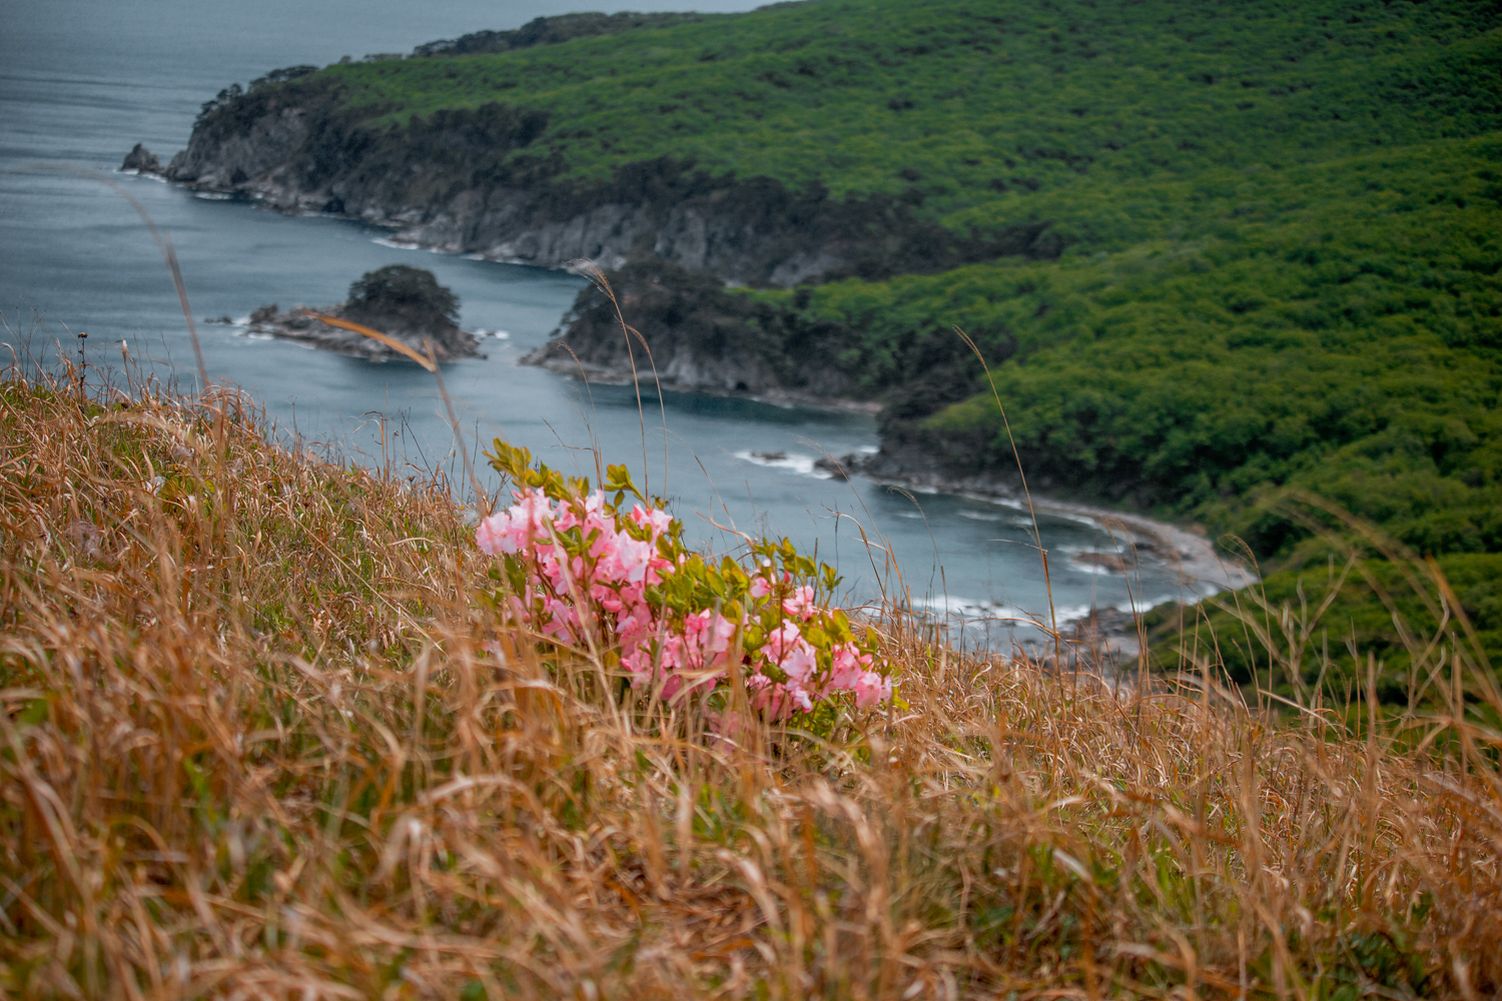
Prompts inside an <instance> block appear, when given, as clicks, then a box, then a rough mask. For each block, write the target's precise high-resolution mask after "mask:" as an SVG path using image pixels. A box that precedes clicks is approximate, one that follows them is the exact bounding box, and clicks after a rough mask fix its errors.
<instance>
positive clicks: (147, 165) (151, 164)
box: [120, 143, 162, 174]
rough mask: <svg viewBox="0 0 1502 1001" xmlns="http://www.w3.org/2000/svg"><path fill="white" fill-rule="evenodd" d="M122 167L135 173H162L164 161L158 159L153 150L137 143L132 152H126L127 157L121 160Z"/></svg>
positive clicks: (131, 149)
mask: <svg viewBox="0 0 1502 1001" xmlns="http://www.w3.org/2000/svg"><path fill="white" fill-rule="evenodd" d="M120 169H121V170H122V171H125V172H128V173H135V174H160V173H161V172H162V161H161V160H159V159H157V158H156V156H155V155H154V154H153V153H152V152H151V150H149V149H147V148H146V147H145V146H143V145H141V144H140V143H136V144H135V145H134V146H132V147H131V148H130V152H129V153H126V154H125V159H124V160H122V161H121V162H120Z"/></svg>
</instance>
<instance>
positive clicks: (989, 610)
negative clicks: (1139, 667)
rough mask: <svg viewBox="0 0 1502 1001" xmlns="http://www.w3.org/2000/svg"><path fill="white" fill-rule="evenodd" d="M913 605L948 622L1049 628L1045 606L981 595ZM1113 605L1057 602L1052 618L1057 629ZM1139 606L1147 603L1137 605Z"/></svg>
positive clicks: (916, 600) (917, 601)
mask: <svg viewBox="0 0 1502 1001" xmlns="http://www.w3.org/2000/svg"><path fill="white" fill-rule="evenodd" d="M1170 600H1171V599H1170ZM912 607H913V611H915V612H919V613H929V614H931V615H933V616H934V617H935V618H938V619H941V620H944V621H949V622H980V623H990V624H993V625H1001V626H1007V627H1010V628H1023V629H1047V628H1049V624H1048V609H1047V608H1041V609H1038V610H1037V611H1029V610H1027V609H1022V608H1018V607H1016V606H1014V605H1004V604H1001V603H1000V602H995V601H987V600H985V599H982V598H966V597H961V596H959V595H936V596H932V597H928V598H914V599H913V603H912ZM1116 607H1117V606H1115V605H1059V606H1058V607H1056V608H1055V609H1054V610H1053V615H1054V621H1055V622H1056V623H1057V624H1058V626H1059V628H1063V627H1064V626H1067V625H1070V624H1072V623H1074V622H1078V621H1079V620H1081V619H1084V618H1086V617H1088V616H1089V615H1090V613H1091V612H1092V611H1094V610H1096V609H1106V608H1116ZM1138 607H1139V608H1147V607H1149V606H1147V605H1139V606H1138ZM1122 610H1127V609H1122Z"/></svg>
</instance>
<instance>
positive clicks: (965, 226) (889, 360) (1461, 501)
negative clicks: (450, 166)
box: [255, 0, 1502, 660]
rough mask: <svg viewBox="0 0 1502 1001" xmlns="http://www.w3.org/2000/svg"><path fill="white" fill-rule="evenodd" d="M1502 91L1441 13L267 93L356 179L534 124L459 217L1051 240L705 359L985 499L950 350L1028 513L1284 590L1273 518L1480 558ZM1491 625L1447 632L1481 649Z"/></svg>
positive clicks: (623, 35) (742, 35)
mask: <svg viewBox="0 0 1502 1001" xmlns="http://www.w3.org/2000/svg"><path fill="white" fill-rule="evenodd" d="M1499 65H1502V15H1499V14H1498V12H1497V8H1496V5H1495V4H1491V3H1485V2H1465V0H1444V2H1437V3H1424V4H1414V3H1384V2H1377V0H1313V2H1307V3H1280V2H1273V0H1258V2H1253V3H1219V2H1212V3H1200V4H1190V3H1179V2H1174V0H1148V2H1144V3H1137V4H1113V3H1088V2H1077V3H1055V2H1048V0H1016V2H1010V3H1005V4H1000V3H991V2H980V0H948V2H941V3H932V4H928V3H925V4H910V3H899V2H892V0H818V2H811V3H802V4H783V5H777V6H775V7H772V8H767V9H763V10H759V11H756V12H752V13H749V14H744V15H727V16H715V17H703V18H700V19H697V20H693V21H688V22H683V23H676V24H668V25H662V26H643V27H639V28H634V29H630V30H624V31H620V32H617V33H614V34H611V35H607V36H596V37H579V38H574V39H572V40H568V41H564V42H559V43H556V44H540V45H533V46H531V47H528V48H524V49H513V50H509V51H505V52H493V53H478V54H471V55H441V56H430V57H422V58H409V59H404V60H378V61H373V62H367V63H356V64H350V65H342V66H335V67H329V68H328V69H326V70H323V71H321V72H318V73H314V74H310V75H307V76H302V77H299V78H297V79H293V80H290V81H285V82H281V83H276V84H270V85H266V86H264V87H262V88H259V89H258V90H257V91H255V93H259V94H260V95H261V96H260V97H259V98H258V99H257V100H259V101H261V102H262V103H263V104H264V103H265V101H266V100H267V99H268V95H270V96H274V97H276V99H277V100H280V99H282V98H287V99H289V100H292V101H294V102H295V101H296V100H298V95H300V94H301V95H304V96H307V97H308V98H309V99H310V100H311V99H313V95H317V99H318V100H324V101H326V100H334V101H336V102H337V104H338V106H339V107H340V109H341V112H340V113H341V114H342V115H344V116H346V118H348V119H349V120H351V121H356V122H358V123H359V127H360V128H361V129H364V130H366V131H365V132H364V133H362V134H363V135H366V136H367V137H368V141H369V142H370V143H372V144H377V145H379V144H382V143H388V144H389V143H397V144H399V143H401V142H402V141H403V137H419V136H422V135H425V134H427V133H426V132H424V130H425V129H431V127H432V126H433V123H434V122H438V121H446V122H450V123H453V122H461V121H464V119H463V118H462V113H464V112H466V110H471V111H472V110H474V109H481V108H490V109H491V111H490V112H488V114H489V115H490V117H492V118H496V119H497V120H503V121H504V122H507V123H512V125H515V123H517V122H523V123H525V124H526V128H525V130H523V131H524V133H525V141H516V142H512V143H511V144H510V145H503V146H495V147H494V152H493V155H492V157H491V162H489V163H488V164H486V165H481V166H474V165H473V164H470V162H469V161H465V163H466V165H467V166H466V167H465V170H468V171H470V172H471V174H472V175H473V176H471V174H466V175H465V178H464V179H463V183H479V184H483V183H485V178H486V177H491V178H494V179H505V181H504V183H513V182H515V181H516V180H517V179H526V178H533V179H535V178H547V179H549V180H548V183H550V184H556V185H560V186H561V187H560V188H559V190H560V191H564V192H566V191H567V190H569V186H570V185H575V186H579V190H584V189H586V188H588V186H589V185H602V184H603V185H606V186H607V187H608V188H609V190H610V197H611V198H617V199H618V198H622V197H630V192H631V191H633V190H635V187H636V186H640V185H650V184H651V183H652V181H651V179H652V178H654V177H659V176H667V175H680V174H684V173H688V172H697V173H699V174H703V175H708V176H712V177H721V178H724V177H733V178H739V179H742V180H744V181H746V182H747V183H750V182H752V181H757V180H769V181H770V182H775V183H776V184H778V185H783V186H786V187H787V188H788V189H790V190H793V191H801V192H804V193H808V192H814V193H815V194H816V196H817V197H819V198H824V199H827V200H830V201H833V200H837V199H855V200H857V202H852V204H863V205H865V204H869V205H871V206H873V207H874V208H873V210H875V208H879V207H880V206H881V205H883V204H891V205H896V206H901V208H902V211H903V212H905V213H910V214H911V215H912V216H913V217H914V218H917V219H919V220H922V221H923V222H924V223H925V224H926V225H932V226H936V227H939V228H940V229H941V230H942V231H943V232H946V233H949V234H951V236H952V238H953V240H954V241H956V246H961V245H962V246H964V247H965V248H968V249H967V250H966V251H965V252H964V253H963V254H961V255H960V256H962V257H964V259H966V260H972V261H974V260H975V253H974V248H977V247H985V246H988V245H989V244H988V243H987V242H986V241H987V239H988V238H992V239H995V238H996V237H997V236H998V234H1003V233H1007V232H1016V227H1019V226H1030V227H1033V229H1031V230H1029V232H1037V231H1039V230H1041V232H1042V234H1043V235H1042V236H1041V237H1039V238H1037V239H1036V240H1032V242H1030V244H1029V250H1028V255H1029V256H1027V257H1023V256H999V257H995V258H994V259H988V260H979V261H976V262H975V263H968V264H965V265H964V266H962V267H949V265H948V263H945V262H946V261H947V260H948V258H946V257H945V255H944V254H942V253H937V252H935V253H930V252H929V250H928V249H924V250H923V251H922V252H921V253H914V254H912V255H908V256H906V257H904V256H902V255H899V256H898V257H897V258H894V260H898V261H900V266H901V267H904V268H907V269H909V270H918V269H921V268H922V267H923V259H927V260H929V261H931V262H932V263H931V264H930V265H929V267H928V270H929V271H930V272H932V271H933V270H934V269H935V268H941V269H943V270H939V271H938V272H937V273H926V274H899V275H895V276H893V275H890V274H888V273H886V272H885V271H882V270H880V269H874V270H872V271H871V273H869V274H865V276H864V279H862V278H850V279H847V280H843V281H838V282H832V283H828V284H824V285H817V286H804V287H801V288H797V289H792V290H762V291H753V292H741V293H739V295H740V296H742V297H744V298H745V299H746V300H747V305H746V308H745V310H744V313H743V315H741V316H740V317H739V318H738V319H737V318H734V317H733V316H731V315H730V314H733V313H734V310H733V309H731V308H727V301H728V300H733V299H734V297H716V301H715V303H714V304H713V310H712V312H713V314H714V320H715V323H716V334H715V336H716V338H717V339H718V340H717V343H724V344H727V345H733V344H736V343H738V342H746V341H753V342H755V343H756V344H757V348H756V350H755V351H754V352H752V355H753V356H754V360H756V361H757V363H758V366H759V367H760V368H764V369H766V370H767V371H774V372H777V373H778V374H779V377H780V378H782V379H784V381H790V382H791V383H792V384H793V388H795V389H796V388H799V385H798V380H799V379H800V378H803V376H802V375H801V374H800V369H801V370H803V371H805V372H808V373H816V374H818V375H819V377H820V378H821V379H822V380H823V383H824V384H828V385H835V386H844V387H854V391H855V392H857V393H858V394H859V395H861V396H863V397H865V398H872V397H875V398H879V399H884V400H886V401H887V403H888V409H887V413H886V415H885V418H884V420H883V438H884V454H883V456H882V457H881V458H880V460H879V462H878V466H879V468H880V469H881V470H882V471H884V472H888V473H896V474H903V473H912V472H920V473H926V474H928V473H931V474H933V475H935V476H937V477H938V478H940V479H942V478H944V477H946V476H949V477H957V476H963V477H973V476H974V475H975V474H977V473H980V474H982V475H989V476H992V477H994V478H995V479H996V480H997V482H1001V483H1005V482H1007V478H1008V477H1009V476H1010V475H1011V470H1012V469H1013V458H1012V454H1011V442H1010V440H1009V439H1008V437H1007V436H1006V435H1005V434H1003V433H1001V427H1000V423H999V421H998V419H997V415H996V412H995V408H994V403H993V399H992V395H991V387H989V386H987V385H986V384H985V380H984V378H983V376H982V373H981V371H980V368H979V366H978V365H977V364H976V362H975V360H974V358H973V355H972V354H971V352H970V350H969V349H968V348H967V347H966V346H965V345H964V344H963V343H962V342H961V341H960V340H959V338H958V337H956V336H955V334H954V333H953V328H954V327H955V326H959V327H961V328H963V329H964V330H965V331H967V332H968V333H969V334H970V335H971V336H972V337H973V338H974V339H975V340H976V342H977V343H978V345H979V347H980V348H981V350H982V352H983V353H984V354H985V356H986V357H987V358H988V360H989V361H990V362H991V364H992V365H993V368H994V373H995V388H996V389H997V390H998V391H999V393H1000V395H1001V398H1002V400H1003V402H1004V404H1005V405H1006V407H1007V408H1008V411H1009V416H1010V418H1011V427H1012V431H1013V432H1014V434H1015V439H1016V442H1017V445H1018V448H1019V450H1020V453H1021V459H1022V462H1023V464H1024V466H1025V467H1026V468H1027V469H1028V470H1029V472H1030V475H1031V476H1032V477H1033V482H1034V484H1035V485H1037V486H1042V487H1045V488H1047V489H1049V490H1052V491H1055V492H1058V493H1063V494H1067V495H1070V496H1075V497H1085V498H1090V499H1094V500H1099V501H1103V502H1106V503H1109V504H1121V505H1127V506H1131V507H1133V508H1137V509H1148V510H1151V511H1155V512H1157V513H1160V514H1163V515H1165V516H1169V517H1174V518H1179V519H1185V520H1193V521H1197V522H1199V523H1201V524H1203V525H1205V526H1207V527H1208V528H1209V529H1210V530H1211V531H1213V532H1215V533H1235V534H1236V535H1238V536H1239V537H1240V538H1242V539H1244V540H1245V541H1246V542H1247V543H1248V544H1249V545H1250V548H1251V550H1252V552H1253V554H1254V555H1255V556H1256V557H1258V558H1259V559H1261V560H1263V561H1265V562H1266V564H1267V567H1268V569H1270V570H1273V571H1278V570H1282V569H1288V570H1298V569H1300V568H1304V567H1310V566H1316V567H1317V566H1319V565H1321V564H1322V562H1323V560H1324V559H1325V557H1327V556H1328V555H1329V554H1330V551H1331V549H1332V547H1331V545H1330V543H1329V542H1328V541H1327V540H1324V539H1322V538H1320V537H1319V536H1318V535H1317V533H1313V532H1312V531H1311V528H1310V526H1309V525H1308V524H1307V523H1306V520H1305V519H1303V518H1301V517H1299V516H1296V513H1293V512H1291V511H1290V506H1289V502H1288V500H1287V497H1288V496H1291V495H1299V496H1302V495H1312V496H1314V497H1316V498H1318V499H1320V502H1321V503H1324V502H1329V503H1333V504H1336V505H1339V506H1341V507H1343V508H1344V509H1346V510H1348V511H1350V512H1352V513H1354V514H1355V515H1356V516H1357V517H1359V518H1361V519H1365V520H1367V521H1369V522H1371V523H1373V524H1375V525H1376V526H1378V528H1379V529H1380V530H1381V531H1382V532H1383V533H1384V534H1385V535H1386V536H1388V537H1389V538H1390V539H1391V540H1392V541H1393V542H1395V543H1396V544H1398V545H1400V546H1406V547H1409V548H1412V549H1414V550H1417V551H1419V552H1423V553H1431V554H1494V553H1497V552H1499V551H1502V515H1499V513H1498V512H1499V511H1502V440H1499V434H1498V433H1499V431H1502V425H1499V418H1498V416H1497V415H1498V414H1499V413H1502V361H1499V359H1502V354H1499V347H1502V344H1499V340H1502V236H1499V234H1502V74H1499V73H1498V72H1497V67H1498V66H1499ZM331 95H332V97H331ZM456 115H457V116H459V117H457V118H456V117H454V116H456ZM445 116H448V117H447V118H445ZM508 128H510V126H508ZM506 134H507V135H512V136H513V137H514V136H515V135H517V134H519V133H517V129H516V128H510V131H508V132H507V133H506ZM362 141H365V140H362ZM414 141H415V139H414ZM346 152H348V151H346ZM416 152H417V153H418V154H419V156H420V157H421V156H427V157H428V158H429V159H430V160H431V161H432V163H433V164H434V166H435V167H441V166H443V165H444V164H445V163H447V161H445V160H444V156H445V154H443V153H442V151H438V150H435V151H431V152H430V153H425V152H423V151H421V150H418V151H416ZM414 169H417V168H414ZM434 177H435V180H434V181H433V183H435V184H439V183H441V184H451V183H460V182H458V181H455V180H453V179H451V178H448V176H447V175H441V177H442V179H441V180H440V179H439V177H440V173H439V172H435V174H434ZM495 183H497V184H500V183H503V182H502V180H496V181H495ZM560 197H561V196H560ZM860 199H869V200H871V201H869V202H859V201H858V200H860ZM924 238H925V239H928V236H926V235H925V237H924ZM997 245H998V246H999V245H1000V244H997ZM888 256H890V255H888ZM878 278H879V280H876V279H878ZM685 287H686V288H687V287H688V286H685ZM693 294H695V293H693V292H692V291H686V292H685V293H684V295H685V296H686V297H688V296H692V295H693ZM722 299H724V300H727V301H722ZM752 300H754V301H752ZM730 306H733V301H730ZM701 312H702V311H701ZM664 315H665V316H667V317H671V316H698V315H700V313H696V312H695V310H694V309H693V308H691V307H686V308H681V309H680V308H677V307H676V306H671V305H670V306H669V307H668V308H667V309H665V310H664ZM628 319H630V320H633V321H635V322H637V323H638V325H640V326H642V327H643V328H644V331H645V333H646V334H647V335H648V336H649V337H650V336H651V335H652V333H653V329H652V326H651V321H653V320H661V319H662V317H650V318H639V317H628ZM778 359H782V360H783V361H782V363H781V364H779V363H778V361H777V360H778ZM803 388H805V389H807V390H809V391H812V392H824V391H825V390H824V389H821V387H820V385H818V384H815V382H814V381H812V380H811V379H810V380H809V381H807V385H806V386H804V387H803ZM1334 548H1335V549H1336V550H1340V549H1341V548H1342V547H1341V546H1339V545H1337V546H1335V547H1334ZM1483 590H1484V593H1475V592H1473V593H1471V594H1467V595H1462V597H1463V598H1465V599H1466V600H1467V602H1468V605H1469V607H1471V608H1473V609H1477V610H1480V611H1479V612H1478V614H1484V615H1487V616H1490V615H1491V614H1492V613H1491V612H1490V611H1487V610H1489V609H1491V608H1492V604H1491V602H1490V601H1489V599H1488V595H1489V594H1490V589H1489V588H1485V589H1483ZM1498 628H1502V624H1499V623H1498V622H1497V621H1495V620H1489V621H1487V622H1485V623H1483V632H1493V631H1495V630H1496V629H1498ZM1494 659H1497V660H1502V649H1494Z"/></svg>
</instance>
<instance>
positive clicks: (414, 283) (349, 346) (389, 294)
mask: <svg viewBox="0 0 1502 1001" xmlns="http://www.w3.org/2000/svg"><path fill="white" fill-rule="evenodd" d="M317 313H322V314H325V315H327V316H335V317H338V318H339V319H342V320H349V321H350V322H352V323H358V324H360V325H362V326H366V327H370V328H372V329H374V330H378V331H380V332H381V333H383V334H385V335H386V336H388V337H391V338H394V339H396V340H398V341H401V342H402V343H403V344H406V345H407V346H409V347H411V348H412V349H413V350H414V351H416V352H418V353H419V354H422V353H424V352H425V351H426V345H427V343H428V342H429V341H431V342H432V344H433V354H434V356H435V357H436V358H437V359H438V360H439V361H450V360H452V359H454V358H468V357H475V356H478V355H479V354H480V350H479V346H480V341H479V338H477V337H476V336H475V335H474V334H472V333H470V332H468V331H466V330H461V329H459V323H458V319H459V299H458V297H457V296H455V295H454V293H453V292H452V291H450V290H449V289H448V288H446V287H444V286H442V285H440V284H438V279H437V278H435V277H433V273H432V272H431V271H427V270H425V269H423V268H409V267H407V266H406V265H404V264H392V265H388V266H387V267H384V268H377V269H376V270H375V271H368V272H366V273H365V274H363V275H361V276H360V278H359V279H358V280H356V281H355V283H354V284H352V285H351V286H350V287H349V298H348V299H347V300H345V302H344V303H342V304H341V305H339V306H332V307H329V308H326V309H307V308H298V309H293V310H290V311H288V312H286V313H283V312H282V311H281V310H280V309H278V308H277V307H276V306H275V305H270V306H262V307H260V308H259V309H257V310H256V311H255V312H253V313H251V314H250V328H251V329H252V330H254V331H256V332H257V333H264V334H270V335H271V336H273V337H283V338H286V339H288V340H294V341H301V342H303V343H304V344H312V345H313V346H315V347H320V348H328V349H329V350H331V351H338V352H340V353H341V354H348V355H355V356H357V357H360V358H369V359H370V360H372V361H387V360H390V359H393V358H397V357H400V356H401V355H400V352H398V351H396V350H394V349H393V348H391V347H390V346H389V345H386V344H382V343H381V342H380V341H377V340H374V339H372V338H369V337H365V336H364V335H362V334H359V333H356V332H355V331H352V330H344V329H342V328H339V327H333V326H330V325H329V324H327V323H324V322H323V321H321V320H319V319H317V317H316V316H315V315H314V314H317Z"/></svg>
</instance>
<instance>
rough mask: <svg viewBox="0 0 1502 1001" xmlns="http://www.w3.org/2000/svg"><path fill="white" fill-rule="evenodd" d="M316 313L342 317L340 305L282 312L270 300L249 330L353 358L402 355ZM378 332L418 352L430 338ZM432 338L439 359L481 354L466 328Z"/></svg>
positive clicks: (383, 358) (389, 358)
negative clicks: (326, 321) (321, 317)
mask: <svg viewBox="0 0 1502 1001" xmlns="http://www.w3.org/2000/svg"><path fill="white" fill-rule="evenodd" d="M319 314H322V315H325V316H335V317H339V318H340V319H345V317H344V316H342V315H341V310H340V309H339V308H329V309H310V308H308V307H306V306H299V307H297V308H295V309H290V310H287V311H286V312H283V311H282V310H281V309H280V308H279V307H278V306H277V305H276V304H275V303H273V304H271V305H269V306H262V307H261V308H260V309H257V310H256V311H255V312H254V313H251V314H250V332H251V333H255V334H264V335H268V336H271V337H278V338H281V339H283V340H289V341H299V342H301V343H303V344H310V345H312V346H313V347H316V348H323V349H324V350H327V351H335V352H338V353H339V354H342V355H350V356H351V357H354V358H364V359H366V360H368V361H397V360H400V359H401V357H402V355H401V354H400V353H399V352H398V351H396V350H395V349H393V348H390V347H387V346H386V345H385V344H382V343H380V342H379V341H376V340H372V339H371V338H369V337H365V336H364V335H362V334H358V333H355V332H354V331H352V330H343V329H341V328H339V327H332V326H329V325H328V324H327V323H324V322H323V321H322V320H320V319H318V315H319ZM381 333H383V334H388V335H389V336H391V337H394V338H396V339H397V340H399V341H402V342H403V343H404V344H406V345H407V346H408V347H410V348H412V350H414V351H416V352H417V353H418V354H423V353H424V351H425V347H426V346H425V342H426V340H428V339H429V337H428V335H426V334H423V335H419V334H417V333H415V332H413V331H410V330H382V331H381ZM431 340H432V342H433V354H434V356H435V357H436V358H437V360H438V361H440V362H444V361H452V360H454V359H456V358H474V357H479V356H480V341H479V338H477V337H475V335H474V334H471V333H469V332H468V331H464V330H459V331H457V333H451V334H449V335H447V336H444V337H442V338H441V339H440V338H431Z"/></svg>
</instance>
